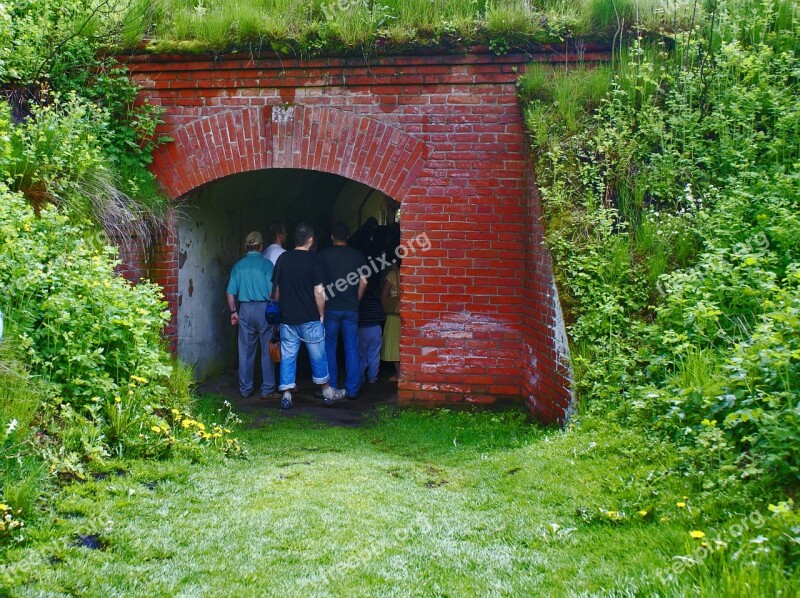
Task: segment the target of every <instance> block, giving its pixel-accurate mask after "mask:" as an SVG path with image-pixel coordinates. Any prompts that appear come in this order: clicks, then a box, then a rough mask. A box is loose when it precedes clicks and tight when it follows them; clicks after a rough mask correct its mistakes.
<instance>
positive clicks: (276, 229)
mask: <svg viewBox="0 0 800 598" xmlns="http://www.w3.org/2000/svg"><path fill="white" fill-rule="evenodd" d="M285 234H286V227H285V226H284V225H283V224H281V223H280V222H278V221H277V220H276V221H275V222H272V223H271V224H270V225H269V226H268V227H267V235H266V237H267V239H266V241H267V243H269V244H270V245H274V244H275V243H277V242H278V235H285Z"/></svg>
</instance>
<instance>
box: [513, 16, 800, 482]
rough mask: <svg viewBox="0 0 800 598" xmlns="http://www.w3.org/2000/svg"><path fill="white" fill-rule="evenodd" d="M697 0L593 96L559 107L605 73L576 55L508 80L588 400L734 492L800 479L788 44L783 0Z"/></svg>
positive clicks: (632, 52) (799, 112)
mask: <svg viewBox="0 0 800 598" xmlns="http://www.w3.org/2000/svg"><path fill="white" fill-rule="evenodd" d="M600 4H601V3H595V4H594V5H593V6H594V8H595V9H597V10H596V11H595V12H596V13H597V14H598V15H599V14H600V13H599V12H598V11H600V9H601V8H602V7H601V6H600ZM631 6H632V5H630V3H622V4H619V5H618V7H621V8H622V9H624V10H629V9H630V8H631ZM626 7H627V8H626ZM707 8H708V10H710V11H711V12H712V13H713V14H712V15H711V16H712V17H713V18H709V19H708V20H703V18H702V17H701V19H700V21H698V26H697V28H696V29H695V30H693V31H692V32H691V34H690V35H687V36H685V37H682V38H678V39H676V42H677V45H676V47H675V49H674V53H667V51H666V50H667V46H666V45H664V44H656V45H644V44H643V43H641V42H640V41H639V40H634V42H633V43H632V44H631V46H630V47H629V48H628V49H627V50H626V51H624V52H622V53H620V54H618V59H619V61H620V64H619V65H617V66H616V68H615V75H614V78H613V80H612V81H611V85H610V90H609V92H608V94H607V96H606V97H605V98H604V99H602V101H600V102H599V104H598V103H596V102H593V101H591V98H592V97H594V94H593V93H586V94H585V95H584V96H582V95H581V94H580V93H577V94H572V95H571V96H570V97H572V98H575V101H573V102H572V107H571V109H569V110H566V109H563V110H562V109H561V108H560V107H559V106H556V105H555V103H556V102H555V99H556V97H557V96H556V94H555V91H554V90H557V89H559V88H560V89H562V90H564V89H570V88H571V89H579V88H580V83H579V82H580V81H581V80H582V79H583V80H585V81H586V87H587V88H595V87H597V88H598V89H600V87H601V86H599V85H596V84H595V83H594V82H592V78H593V77H592V76H590V75H589V74H588V73H587V72H585V71H583V72H582V71H580V70H576V71H574V72H572V73H569V74H562V73H560V72H558V73H547V72H544V73H543V72H541V70H538V71H537V70H533V71H532V72H531V73H530V74H529V75H527V76H526V77H525V78H524V79H523V80H522V81H521V83H520V93H521V95H522V97H523V98H524V99H525V100H526V101H527V107H526V117H527V122H528V125H529V127H530V128H531V130H532V132H533V134H534V150H535V152H534V155H535V162H536V169H537V176H538V182H539V186H540V192H541V197H542V202H543V213H544V216H545V219H546V224H547V229H548V234H547V240H548V244H549V246H550V248H551V252H552V255H553V258H554V262H555V270H556V279H557V283H558V285H559V290H560V296H561V298H562V301H563V304H564V308H565V316H566V318H567V325H568V333H569V335H570V339H571V341H572V347H573V362H574V365H575V371H576V377H577V380H576V387H577V390H578V392H579V394H580V396H581V397H582V398H583V399H584V400H585V401H584V408H585V409H588V410H592V411H606V410H609V409H611V410H613V412H614V413H616V415H617V416H618V417H620V418H623V419H625V420H627V421H638V422H641V423H643V424H645V425H647V426H650V427H653V428H655V429H656V430H658V431H660V432H661V433H663V434H666V435H668V436H669V437H670V438H672V439H673V440H674V441H676V442H677V443H678V444H679V447H680V448H679V450H680V453H681V454H682V455H683V458H684V471H685V472H686V473H687V475H691V476H694V477H695V478H696V479H697V480H698V482H699V483H700V484H701V485H702V487H703V489H704V490H706V491H708V492H713V491H719V490H721V489H723V488H724V489H729V490H731V491H732V492H741V491H742V489H741V488H739V489H738V490H736V489H735V486H736V483H737V481H738V480H739V479H740V478H742V477H744V478H760V479H762V480H765V481H767V482H777V483H778V484H784V485H792V484H796V483H797V481H798V475H800V464H799V463H798V459H797V457H798V455H797V448H796V447H797V445H798V437H797V431H796V430H797V423H798V422H797V405H798V401H800V395H799V394H798V393H799V392H800V391H799V390H798V388H800V387H799V386H798V384H797V378H796V376H797V367H798V361H797V345H796V341H795V339H796V338H797V337H798V330H797V316H796V313H795V312H796V310H797V307H796V300H797V282H796V272H797V268H798V265H797V264H798V262H800V237H798V234H799V233H798V231H800V226H798V225H800V222H798V214H800V197H799V194H798V185H797V176H796V169H797V160H798V158H800V155H799V153H800V152H799V151H798V146H797V144H796V143H794V141H792V140H796V139H797V138H798V136H799V134H800V109H798V104H797V101H796V97H797V78H796V73H797V69H798V57H797V52H796V31H795V29H794V22H793V19H792V18H791V17H790V16H789V14H790V13H787V12H786V11H785V10H784V9H785V8H786V7H785V5H784V3H783V2H777V3H758V2H745V3H734V2H720V3H714V4H709V5H708V6H707ZM620 14H621V13H620ZM601 16H602V15H601ZM603 18H604V19H605V21H608V22H610V21H609V19H610V18H611V17H610V13H608V14H606V15H605V16H603ZM615 18H616V16H615ZM792 36H794V37H793V39H794V40H795V43H794V44H789V43H788V41H787V40H788V39H790V38H792ZM576 82H577V83H576ZM581 97H584V98H586V99H585V100H580V99H579V98H581ZM582 104H583V105H584V106H585V108H584V109H583V110H576V107H579V106H581V105H582Z"/></svg>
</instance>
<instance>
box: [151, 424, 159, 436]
mask: <svg viewBox="0 0 800 598" xmlns="http://www.w3.org/2000/svg"><path fill="white" fill-rule="evenodd" d="M150 429H151V430H152V431H153V432H155V433H156V434H161V428H159V427H158V426H151V428H150Z"/></svg>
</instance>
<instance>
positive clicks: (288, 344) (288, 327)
mask: <svg viewBox="0 0 800 598" xmlns="http://www.w3.org/2000/svg"><path fill="white" fill-rule="evenodd" d="M300 343H305V344H306V349H308V357H309V359H310V360H311V380H312V381H313V382H314V384H325V383H326V382H327V381H328V361H327V359H326V358H325V329H324V328H323V327H322V322H320V321H319V320H317V321H314V322H306V323H305V324H297V325H294V324H281V384H280V386H279V387H278V390H281V391H283V390H291V389H293V388H294V387H295V386H296V385H295V378H296V377H297V353H298V351H300Z"/></svg>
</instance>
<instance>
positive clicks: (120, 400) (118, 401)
mask: <svg viewBox="0 0 800 598" xmlns="http://www.w3.org/2000/svg"><path fill="white" fill-rule="evenodd" d="M114 402H115V403H121V402H122V399H120V398H119V397H114Z"/></svg>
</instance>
